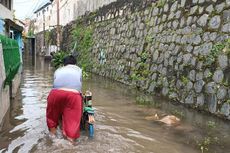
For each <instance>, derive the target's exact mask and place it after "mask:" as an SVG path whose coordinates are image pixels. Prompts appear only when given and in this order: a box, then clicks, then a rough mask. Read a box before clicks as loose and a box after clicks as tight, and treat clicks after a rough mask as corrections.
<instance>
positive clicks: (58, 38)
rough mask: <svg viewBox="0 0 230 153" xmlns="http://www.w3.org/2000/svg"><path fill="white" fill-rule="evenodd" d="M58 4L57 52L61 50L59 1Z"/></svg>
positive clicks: (57, 0)
mask: <svg viewBox="0 0 230 153" xmlns="http://www.w3.org/2000/svg"><path fill="white" fill-rule="evenodd" d="M56 2H57V50H60V10H59V0H56Z"/></svg>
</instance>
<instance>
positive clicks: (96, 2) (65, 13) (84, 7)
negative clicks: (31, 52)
mask: <svg viewBox="0 0 230 153" xmlns="http://www.w3.org/2000/svg"><path fill="white" fill-rule="evenodd" d="M57 1H59V24H60V25H61V26H65V25H66V24H68V23H70V22H71V21H73V20H76V19H77V18H78V17H79V16H82V15H84V14H85V13H86V12H92V11H95V10H97V9H99V8H100V7H102V6H103V5H107V4H109V3H111V2H114V1H116V0H47V1H46V2H45V3H43V4H42V5H41V6H40V7H38V9H37V10H36V11H35V12H34V18H35V19H36V21H35V34H36V33H39V32H41V31H43V30H44V28H43V26H44V25H43V24H42V23H45V29H46V30H47V29H53V28H54V27H56V26H57ZM51 2H52V3H51Z"/></svg>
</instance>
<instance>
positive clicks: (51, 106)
mask: <svg viewBox="0 0 230 153" xmlns="http://www.w3.org/2000/svg"><path fill="white" fill-rule="evenodd" d="M81 116H82V96H81V94H80V93H75V92H71V91H64V90H58V89H53V90H52V91H51V92H50V94H49V96H48V104H47V109H46V120H47V126H48V128H57V126H58V121H59V119H60V118H61V117H62V132H63V135H65V136H67V137H69V138H72V139H76V138H79V137H80V122H81Z"/></svg>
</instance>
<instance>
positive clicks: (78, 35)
mask: <svg viewBox="0 0 230 153" xmlns="http://www.w3.org/2000/svg"><path fill="white" fill-rule="evenodd" d="M92 34H93V29H92V27H84V25H77V27H76V28H75V29H74V30H73V32H72V36H73V38H74V43H75V42H76V43H77V45H76V49H75V51H76V52H77V55H78V56H77V61H78V65H80V67H81V68H82V69H83V70H84V71H87V72H88V71H91V68H92V65H93V64H92V59H91V48H92V45H93V39H92Z"/></svg>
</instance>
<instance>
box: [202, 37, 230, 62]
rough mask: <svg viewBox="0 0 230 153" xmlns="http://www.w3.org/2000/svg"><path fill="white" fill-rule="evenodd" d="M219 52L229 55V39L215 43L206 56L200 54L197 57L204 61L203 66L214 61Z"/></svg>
mask: <svg viewBox="0 0 230 153" xmlns="http://www.w3.org/2000/svg"><path fill="white" fill-rule="evenodd" d="M221 53H224V54H226V55H228V57H230V39H226V40H225V41H224V42H221V43H217V44H215V45H214V46H213V47H212V50H211V53H210V54H209V55H208V56H207V57H204V56H202V57H200V58H199V59H200V60H202V61H204V64H205V66H211V65H212V64H214V63H215V61H216V59H217V58H218V56H219V55H220V54H221Z"/></svg>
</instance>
